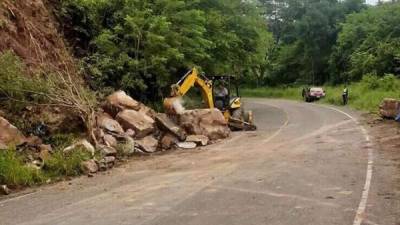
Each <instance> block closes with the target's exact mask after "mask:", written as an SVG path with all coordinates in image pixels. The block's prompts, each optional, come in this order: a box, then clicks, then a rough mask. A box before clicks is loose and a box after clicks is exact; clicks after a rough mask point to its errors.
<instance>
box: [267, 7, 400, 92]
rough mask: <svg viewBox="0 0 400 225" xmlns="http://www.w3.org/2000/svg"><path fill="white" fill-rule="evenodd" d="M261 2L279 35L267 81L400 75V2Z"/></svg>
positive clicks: (331, 80)
mask: <svg viewBox="0 0 400 225" xmlns="http://www.w3.org/2000/svg"><path fill="white" fill-rule="evenodd" d="M260 1H261V2H262V3H263V5H264V6H265V8H266V18H267V20H268V26H269V29H270V31H271V32H272V33H273V36H274V40H275V45H274V48H272V49H271V51H270V52H269V53H268V57H269V58H270V67H269V70H268V71H267V72H266V73H265V74H264V76H265V77H264V79H263V80H264V84H267V85H279V84H292V83H299V84H316V85H320V84H324V83H327V82H328V83H331V84H340V83H346V82H351V81H358V80H360V79H361V78H362V77H363V75H365V74H373V75H377V76H383V75H385V74H387V73H394V74H399V72H400V71H399V68H400V54H399V51H400V48H399V45H400V39H399V38H400V33H399V31H400V4H399V3H385V4H383V3H381V4H379V5H378V6H367V5H366V4H365V3H364V2H365V1H364V0H344V1H337V0H300V1H299V0H260Z"/></svg>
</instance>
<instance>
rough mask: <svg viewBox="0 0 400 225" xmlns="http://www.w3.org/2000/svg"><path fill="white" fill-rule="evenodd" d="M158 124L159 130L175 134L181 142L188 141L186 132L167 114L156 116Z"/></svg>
mask: <svg viewBox="0 0 400 225" xmlns="http://www.w3.org/2000/svg"><path fill="white" fill-rule="evenodd" d="M156 122H157V125H158V127H159V128H161V129H162V130H164V131H167V132H169V133H172V134H174V135H175V136H176V137H177V138H179V140H180V141H184V140H185V139H186V133H185V131H184V130H183V129H182V128H181V127H179V126H178V125H177V124H176V123H174V121H172V120H171V119H170V118H169V117H168V116H167V114H165V113H159V114H157V116H156Z"/></svg>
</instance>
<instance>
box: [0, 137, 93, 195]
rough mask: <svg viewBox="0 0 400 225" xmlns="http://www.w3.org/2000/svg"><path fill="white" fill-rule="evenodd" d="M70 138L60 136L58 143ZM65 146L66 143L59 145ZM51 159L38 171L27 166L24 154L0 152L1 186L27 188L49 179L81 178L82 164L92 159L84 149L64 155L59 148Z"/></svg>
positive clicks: (14, 151) (10, 150)
mask: <svg viewBox="0 0 400 225" xmlns="http://www.w3.org/2000/svg"><path fill="white" fill-rule="evenodd" d="M70 138H71V137H70V136H68V135H66V136H59V137H57V138H56V139H57V141H61V140H64V141H65V140H68V141H70ZM57 144H59V146H65V143H64V144H62V143H61V142H59V143H57ZM57 149H58V150H56V151H55V153H53V154H52V155H51V157H50V158H49V159H47V160H45V161H44V167H43V168H42V169H37V168H34V167H30V166H29V165H27V164H26V162H25V161H24V159H25V158H26V157H24V155H23V154H21V153H19V152H18V151H16V150H15V148H10V149H8V150H0V184H6V185H8V186H9V187H12V188H18V187H27V186H33V185H38V184H43V183H45V182H47V181H48V180H49V179H54V180H59V179H62V178H65V177H72V176H79V175H81V174H82V173H83V171H82V168H81V163H82V162H83V161H86V160H89V159H91V158H92V157H91V155H90V153H89V152H87V151H85V150H83V149H74V150H72V151H71V152H69V153H64V152H63V151H62V149H63V148H57Z"/></svg>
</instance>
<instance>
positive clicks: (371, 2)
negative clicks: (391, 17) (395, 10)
mask: <svg viewBox="0 0 400 225" xmlns="http://www.w3.org/2000/svg"><path fill="white" fill-rule="evenodd" d="M383 1H385V0H383ZM377 2H378V0H367V3H368V4H371V5H375V4H376V3H377Z"/></svg>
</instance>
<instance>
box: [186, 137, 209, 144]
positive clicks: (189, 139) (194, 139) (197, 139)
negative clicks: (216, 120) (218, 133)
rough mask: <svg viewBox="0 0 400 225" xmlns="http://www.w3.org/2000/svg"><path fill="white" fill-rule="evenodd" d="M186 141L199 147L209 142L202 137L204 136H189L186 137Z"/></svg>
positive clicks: (206, 138)
mask: <svg viewBox="0 0 400 225" xmlns="http://www.w3.org/2000/svg"><path fill="white" fill-rule="evenodd" d="M186 141H187V142H194V143H196V144H197V145H200V146H206V145H207V144H208V142H209V139H208V137H207V136H204V135H189V136H187V138H186Z"/></svg>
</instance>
